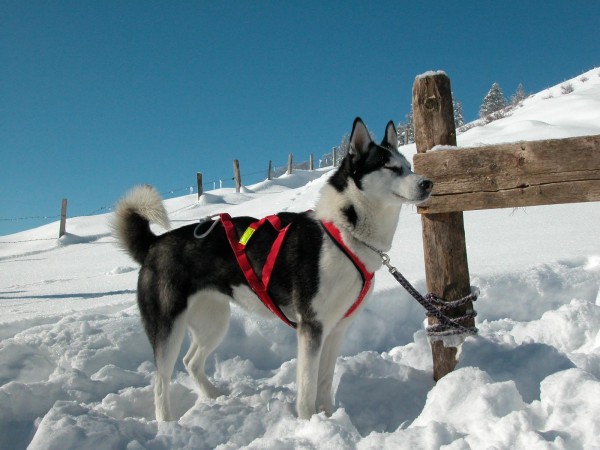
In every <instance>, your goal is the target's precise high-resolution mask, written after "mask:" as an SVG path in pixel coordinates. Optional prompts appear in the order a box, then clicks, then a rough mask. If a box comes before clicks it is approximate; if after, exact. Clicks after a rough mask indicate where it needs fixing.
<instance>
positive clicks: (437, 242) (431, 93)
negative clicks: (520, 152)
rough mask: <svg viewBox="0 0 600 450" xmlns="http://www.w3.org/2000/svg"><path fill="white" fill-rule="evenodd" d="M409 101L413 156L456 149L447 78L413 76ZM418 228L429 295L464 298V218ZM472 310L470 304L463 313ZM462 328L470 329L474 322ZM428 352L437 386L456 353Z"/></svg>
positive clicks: (443, 218) (437, 218) (438, 346)
mask: <svg viewBox="0 0 600 450" xmlns="http://www.w3.org/2000/svg"><path fill="white" fill-rule="evenodd" d="M412 96H413V97H412V107H413V114H414V124H415V142H416V144H417V152H418V153H425V152H427V151H428V150H430V149H431V148H432V147H434V146H436V145H452V146H456V130H455V128H454V114H453V108H452V94H451V88H450V79H449V78H448V77H447V76H446V74H444V73H440V72H438V73H435V74H426V75H422V76H420V77H417V79H416V80H415V83H414V85H413V92H412ZM421 224H422V228H423V250H424V255H425V275H426V278H427V290H428V292H433V293H434V294H436V295H438V296H440V297H442V298H444V299H446V300H458V299H460V298H462V297H464V296H466V295H468V294H469V293H470V289H471V288H470V279H469V267H468V261H467V249H466V244H465V231H464V223H463V213H462V212H453V213H442V214H422V215H421ZM472 307H473V305H472V304H470V303H469V304H468V305H466V306H465V310H470V309H471V308H472ZM460 314H462V312H460V313H459V315H460ZM429 322H430V324H433V323H435V322H436V319H431V318H430V319H429ZM466 325H467V326H469V325H474V320H473V323H471V324H469V323H467V324H466ZM431 352H432V356H433V378H434V379H435V380H436V381H437V380H439V379H440V378H442V377H443V376H444V375H446V374H448V373H450V372H451V371H452V370H454V367H455V366H456V363H457V362H458V361H457V360H456V355H457V349H456V348H454V347H444V344H443V342H442V341H440V340H437V341H433V342H432V343H431Z"/></svg>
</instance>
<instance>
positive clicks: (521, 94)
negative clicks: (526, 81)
mask: <svg viewBox="0 0 600 450" xmlns="http://www.w3.org/2000/svg"><path fill="white" fill-rule="evenodd" d="M526 98H527V94H526V93H525V89H524V88H523V84H522V83H519V85H518V86H517V92H515V93H514V94H513V95H512V97H511V98H510V103H511V104H512V105H513V106H516V105H518V104H519V103H521V102H522V101H523V100H525V99H526Z"/></svg>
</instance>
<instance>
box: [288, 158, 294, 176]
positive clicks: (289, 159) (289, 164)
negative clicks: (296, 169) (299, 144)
mask: <svg viewBox="0 0 600 450" xmlns="http://www.w3.org/2000/svg"><path fill="white" fill-rule="evenodd" d="M293 160H294V156H293V155H292V154H291V153H290V154H289V155H288V168H287V173H288V175H291V174H292V169H293V167H292V165H293Z"/></svg>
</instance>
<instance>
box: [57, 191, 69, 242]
mask: <svg viewBox="0 0 600 450" xmlns="http://www.w3.org/2000/svg"><path fill="white" fill-rule="evenodd" d="M66 229H67V199H66V198H63V199H62V204H61V207H60V228H59V230H58V238H59V239H60V238H61V237H63V236H64V235H65V233H66Z"/></svg>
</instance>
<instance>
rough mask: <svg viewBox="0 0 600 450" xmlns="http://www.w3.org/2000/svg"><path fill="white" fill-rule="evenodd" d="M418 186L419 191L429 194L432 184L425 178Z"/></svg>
mask: <svg viewBox="0 0 600 450" xmlns="http://www.w3.org/2000/svg"><path fill="white" fill-rule="evenodd" d="M419 185H420V186H421V189H423V190H424V191H425V192H431V190H432V189H433V183H432V182H431V180H428V179H427V178H423V179H422V180H421V182H420V183H419Z"/></svg>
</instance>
